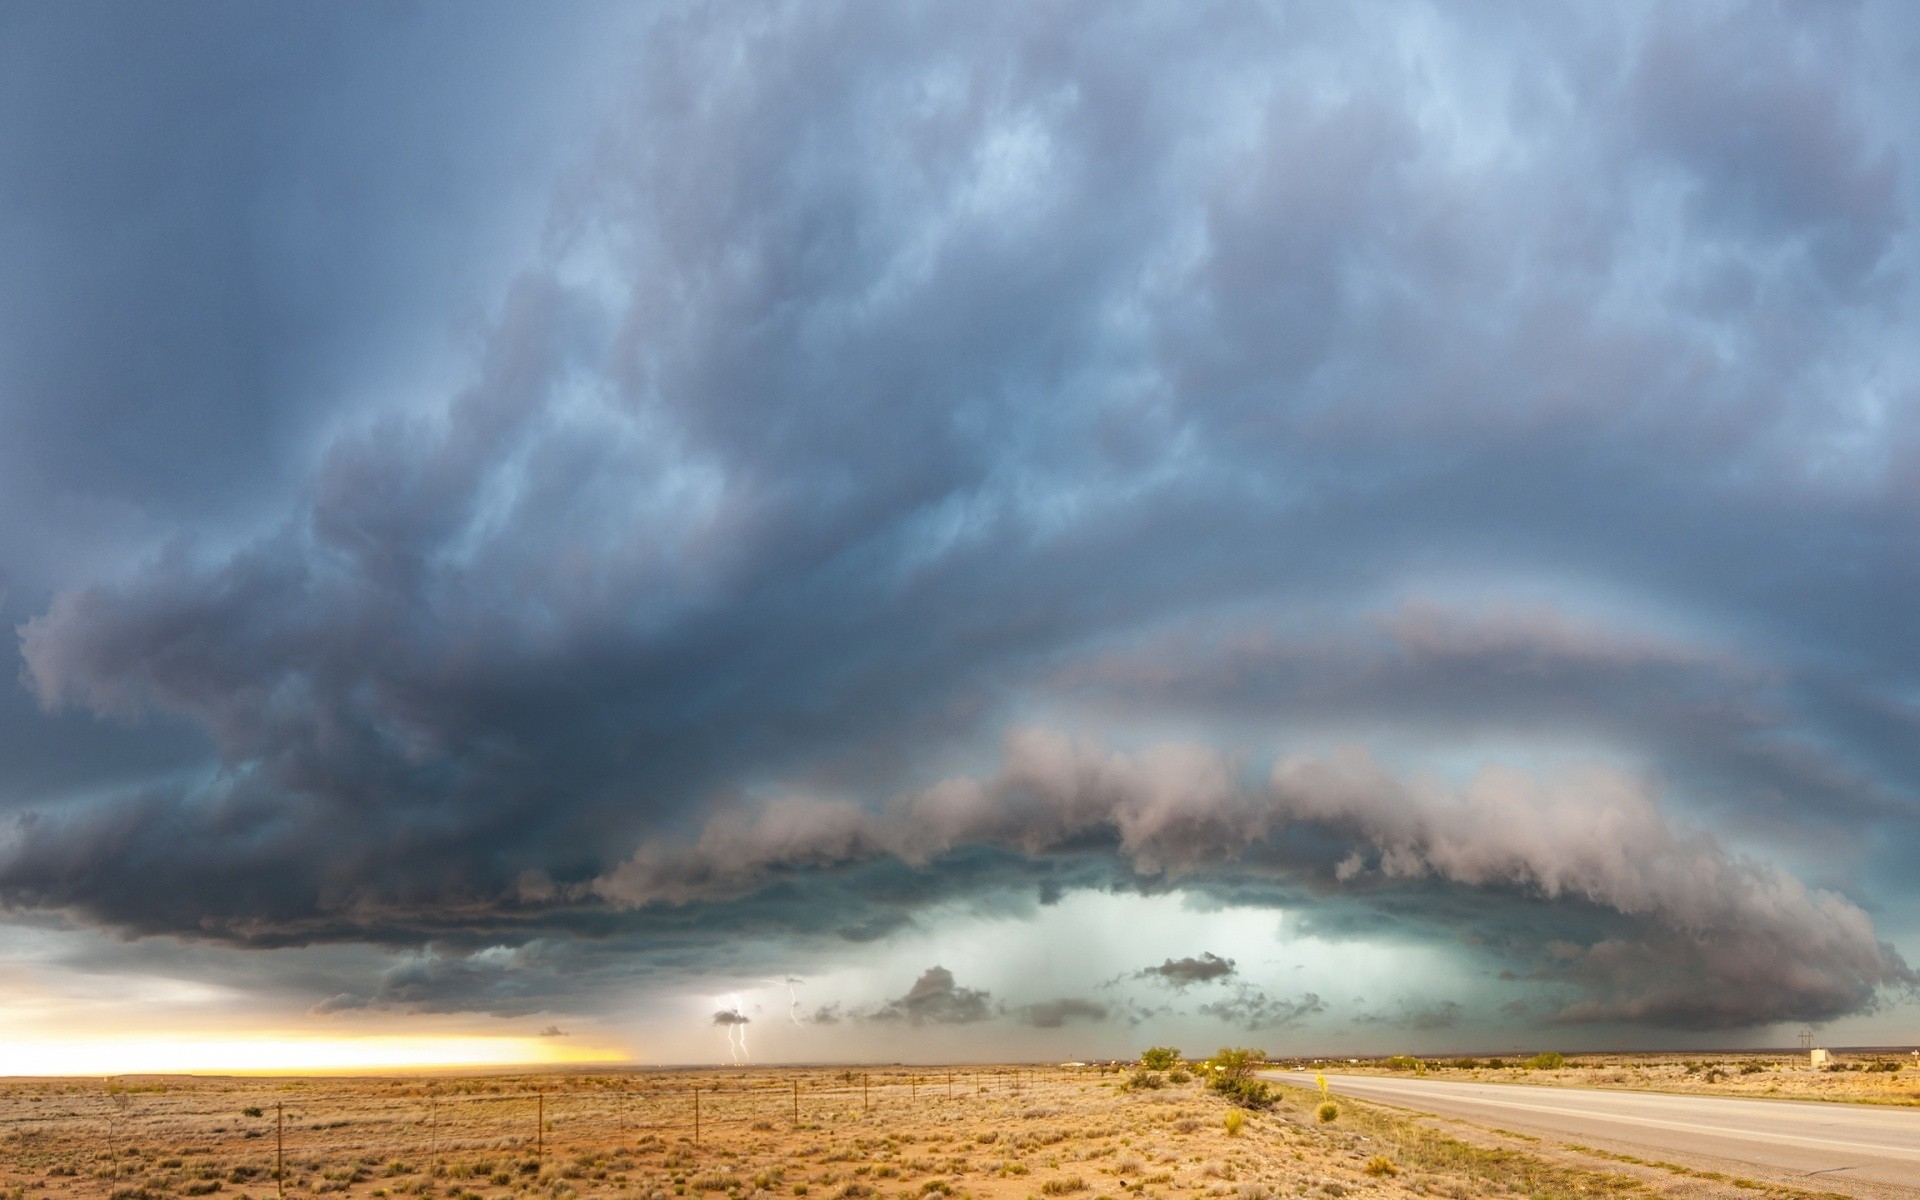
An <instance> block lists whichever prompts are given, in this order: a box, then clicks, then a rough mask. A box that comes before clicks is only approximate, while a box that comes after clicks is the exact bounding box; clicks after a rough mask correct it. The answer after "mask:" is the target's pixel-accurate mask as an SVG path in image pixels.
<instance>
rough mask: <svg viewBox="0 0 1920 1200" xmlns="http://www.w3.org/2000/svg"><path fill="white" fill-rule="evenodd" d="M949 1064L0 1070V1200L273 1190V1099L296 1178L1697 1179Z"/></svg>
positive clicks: (1234, 1189) (1113, 1193) (892, 1195)
mask: <svg viewBox="0 0 1920 1200" xmlns="http://www.w3.org/2000/svg"><path fill="white" fill-rule="evenodd" d="M947 1080H948V1075H947V1072H946V1070H945V1069H944V1068H942V1069H937V1070H921V1071H917V1072H910V1071H906V1070H893V1071H889V1072H885V1073H882V1072H878V1071H876V1072H872V1073H871V1075H870V1077H869V1078H868V1079H866V1080H865V1082H866V1084H867V1086H866V1087H865V1088H864V1089H863V1087H862V1082H863V1080H862V1074H861V1073H860V1072H857V1071H855V1072H845V1071H842V1070H839V1069H834V1070H825V1069H811V1070H791V1071H780V1070H757V1069H755V1070H733V1071H701V1072H637V1073H574V1074H548V1075H537V1076H523V1077H478V1078H459V1079H447V1078H442V1079H431V1080H430V1079H422V1078H410V1079H409V1078H374V1079H358V1080H337V1079H297V1080H250V1079H178V1078H173V1079H148V1080H139V1081H122V1082H123V1083H125V1082H132V1083H134V1085H135V1088H134V1089H130V1090H126V1091H122V1092H119V1093H118V1094H117V1095H109V1094H108V1092H107V1090H106V1087H105V1086H104V1085H103V1084H101V1083H100V1082H99V1081H81V1080H52V1081H22V1080H15V1081H0V1198H4V1200H39V1198H43V1197H44V1198H47V1200H66V1198H68V1197H73V1198H81V1197H86V1198H92V1197H99V1198H101V1200H112V1198H115V1197H118V1200H157V1198H162V1197H164V1198H172V1197H179V1196H215V1197H250V1198H253V1200H259V1198H260V1197H266V1196H272V1195H274V1193H275V1186H274V1161H275V1159H274V1145H275V1127H276V1117H283V1118H284V1123H285V1124H284V1128H285V1163H286V1180H285V1182H286V1190H287V1192H288V1193H289V1194H291V1195H294V1196H302V1197H304V1196H315V1195H328V1196H339V1197H343V1198H353V1200H359V1198H361V1197H383V1198H385V1197H392V1198H398V1197H434V1198H436V1200H534V1198H540V1200H574V1198H576V1197H579V1198H584V1197H629V1198H636V1200H776V1198H779V1200H787V1198H790V1197H791V1198H802V1200H939V1198H942V1197H946V1198H957V1200H1037V1198H1043V1197H1062V1198H1065V1200H1285V1198H1288V1197H1297V1196H1306V1197H1316V1198H1317V1197H1326V1196H1355V1197H1410V1196H1441V1197H1456V1198H1462V1197H1478V1196H1502V1195H1514V1196H1530V1197H1540V1198H1541V1200H1561V1198H1566V1200H1571V1198H1572V1197H1595V1196H1660V1195H1675V1196H1678V1195H1681V1194H1698V1193H1683V1192H1680V1191H1671V1190H1668V1188H1669V1185H1674V1186H1678V1185H1697V1183H1698V1180H1689V1179H1685V1178H1682V1177H1678V1176H1675V1175H1672V1174H1671V1173H1666V1172H1662V1171H1660V1170H1658V1169H1656V1168H1657V1164H1648V1165H1645V1166H1641V1165H1636V1164H1608V1163H1601V1164H1597V1165H1596V1164H1594V1163H1593V1161H1592V1160H1591V1159H1589V1160H1587V1162H1588V1165H1586V1166H1582V1165H1580V1164H1579V1163H1578V1162H1574V1161H1572V1160H1571V1158H1570V1156H1565V1155H1562V1156H1561V1157H1560V1158H1559V1159H1555V1158H1554V1157H1553V1156H1552V1154H1551V1153H1550V1152H1542V1151H1538V1150H1536V1149H1534V1148H1529V1147H1518V1148H1515V1147H1514V1146H1512V1145H1498V1146H1490V1145H1476V1144H1470V1143H1469V1142H1467V1141H1463V1140H1460V1139H1459V1138H1456V1137H1453V1136H1450V1135H1449V1134H1446V1133H1443V1132H1440V1131H1438V1130H1437V1129H1436V1128H1434V1127H1433V1126H1432V1125H1431V1124H1430V1123H1421V1122H1415V1121H1412V1120H1409V1119H1407V1118H1404V1117H1399V1116H1396V1115H1393V1114H1391V1113H1387V1112H1384V1111H1381V1110H1376V1109H1374V1108H1372V1107H1371V1106H1368V1105H1364V1104H1359V1103H1355V1102H1352V1101H1347V1102H1344V1103H1343V1104H1342V1106H1341V1112H1340V1117H1339V1120H1338V1122H1336V1123H1335V1124H1333V1125H1322V1124H1320V1123H1319V1122H1318V1121H1316V1120H1315V1119H1314V1115H1313V1113H1312V1111H1311V1108H1312V1106H1313V1105H1314V1104H1315V1103H1316V1102H1317V1101H1318V1099H1319V1097H1318V1096H1317V1095H1316V1094H1314V1093H1310V1092H1298V1093H1294V1092H1289V1093H1288V1098H1287V1099H1286V1100H1283V1101H1282V1103H1280V1104H1279V1105H1278V1106H1277V1107H1276V1108H1274V1109H1273V1110H1272V1111H1268V1112H1259V1113H1248V1112H1246V1111H1245V1110H1242V1109H1230V1107H1229V1105H1228V1104H1227V1103H1226V1101H1224V1100H1223V1099H1221V1098H1220V1097H1218V1096H1216V1095H1214V1094H1213V1093H1210V1092H1208V1091H1206V1090H1205V1089H1204V1088H1202V1087H1201V1085H1200V1084H1199V1082H1198V1081H1194V1082H1191V1083H1186V1084H1175V1083H1171V1082H1169V1083H1167V1084H1166V1086H1164V1087H1161V1088H1155V1089H1134V1088H1130V1087H1127V1086H1125V1085H1126V1084H1127V1082H1128V1080H1129V1073H1128V1072H1124V1071H1114V1072H1102V1071H1099V1070H1096V1069H1089V1070H1077V1071H1068V1070H1054V1069H1034V1070H1029V1069H1025V1068H955V1070H954V1072H953V1074H952V1084H951V1093H949V1084H948V1082H947ZM796 1085H798V1111H797V1117H798V1119H797V1120H796V1119H795V1117H796V1110H795V1086H796ZM696 1089H697V1090H698V1092H699V1096H700V1112H701V1121H700V1130H699V1140H698V1142H696V1141H695V1140H694V1129H693V1096H694V1092H695V1090H696ZM536 1095H540V1096H541V1097H542V1098H540V1099H536V1098H535V1097H536ZM542 1111H544V1115H545V1127H544V1128H539V1127H538V1126H537V1125H536V1121H535V1117H536V1114H537V1113H540V1112H542ZM1229 1112H1233V1113H1238V1114H1240V1116H1239V1120H1238V1121H1237V1122H1236V1124H1237V1125H1238V1126H1239V1129H1238V1136H1231V1135H1230V1134H1229V1132H1228V1125H1227V1116H1228V1114H1229ZM256 1114H257V1115H256ZM1383 1163H1384V1164H1386V1166H1382V1165H1381V1164H1383ZM1389 1168H1390V1169H1389ZM1663 1181H1665V1182H1663ZM1728 1194H1730V1195H1742V1194H1751V1193H1741V1192H1731V1193H1728Z"/></svg>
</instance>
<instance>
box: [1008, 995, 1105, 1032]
mask: <svg viewBox="0 0 1920 1200" xmlns="http://www.w3.org/2000/svg"><path fill="white" fill-rule="evenodd" d="M1013 1012H1014V1015H1015V1016H1017V1017H1018V1018H1019V1019H1020V1020H1021V1022H1023V1023H1024V1024H1027V1025H1031V1026H1033V1027H1034V1028H1035V1029H1059V1028H1060V1027H1061V1026H1063V1025H1066V1024H1068V1023H1069V1022H1072V1021H1105V1020H1107V1019H1108V1018H1109V1017H1110V1016H1112V1013H1113V1010H1112V1008H1111V1007H1110V1006H1109V1005H1106V1004H1101V1003H1099V1002H1098V1001H1094V1000H1082V999H1078V998H1075V997H1065V998H1062V999H1059V1000H1043V1001H1040V1002H1038V1003H1034V1004H1024V1005H1021V1006H1020V1007H1019V1008H1016V1009H1014V1010H1013Z"/></svg>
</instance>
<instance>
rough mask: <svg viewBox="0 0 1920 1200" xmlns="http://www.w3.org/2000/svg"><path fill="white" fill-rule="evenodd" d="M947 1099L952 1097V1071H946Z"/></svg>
mask: <svg viewBox="0 0 1920 1200" xmlns="http://www.w3.org/2000/svg"><path fill="white" fill-rule="evenodd" d="M947 1099H949V1100H951V1099H953V1072H952V1071H948V1072H947Z"/></svg>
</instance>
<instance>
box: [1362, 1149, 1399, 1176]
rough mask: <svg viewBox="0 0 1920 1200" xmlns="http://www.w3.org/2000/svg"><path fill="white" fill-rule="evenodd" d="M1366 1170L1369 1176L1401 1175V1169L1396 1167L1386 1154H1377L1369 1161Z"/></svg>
mask: <svg viewBox="0 0 1920 1200" xmlns="http://www.w3.org/2000/svg"><path fill="white" fill-rule="evenodd" d="M1364 1169H1365V1171H1366V1172H1367V1174H1369V1175H1398V1174H1399V1173H1400V1168H1399V1167H1396V1166H1394V1165H1393V1160H1392V1159H1390V1158H1388V1157H1387V1156H1386V1155H1384V1154H1376V1155H1374V1156H1373V1157H1372V1158H1370V1159H1368V1160H1367V1165H1366V1167H1365V1168H1364Z"/></svg>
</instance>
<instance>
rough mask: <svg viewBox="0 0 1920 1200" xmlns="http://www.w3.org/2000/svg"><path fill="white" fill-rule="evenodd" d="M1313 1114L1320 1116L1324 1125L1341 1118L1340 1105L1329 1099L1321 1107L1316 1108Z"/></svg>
mask: <svg viewBox="0 0 1920 1200" xmlns="http://www.w3.org/2000/svg"><path fill="white" fill-rule="evenodd" d="M1313 1115H1314V1116H1316V1117H1319V1118H1320V1123H1321V1124H1322V1125H1326V1124H1329V1123H1331V1122H1332V1121H1334V1120H1336V1119H1338V1118H1339V1116H1340V1106H1339V1105H1338V1104H1335V1103H1334V1102H1333V1101H1331V1100H1328V1101H1326V1102H1324V1103H1322V1104H1321V1105H1320V1107H1319V1108H1316V1109H1314V1110H1313Z"/></svg>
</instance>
